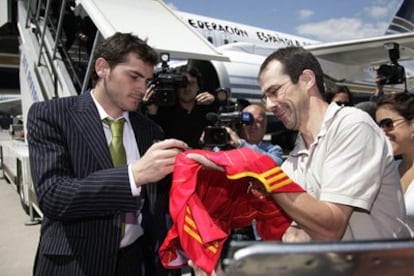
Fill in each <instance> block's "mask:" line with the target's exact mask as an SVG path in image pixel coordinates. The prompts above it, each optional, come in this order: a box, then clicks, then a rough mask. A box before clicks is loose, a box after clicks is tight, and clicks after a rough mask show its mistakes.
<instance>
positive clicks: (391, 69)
mask: <svg viewBox="0 0 414 276" xmlns="http://www.w3.org/2000/svg"><path fill="white" fill-rule="evenodd" d="M384 47H385V48H386V49H387V50H388V55H389V57H390V60H391V63H390V64H382V65H381V66H380V67H379V68H378V71H377V74H378V77H379V78H380V84H382V85H384V84H399V83H404V81H405V70H404V66H401V65H400V64H398V60H399V58H400V50H399V44H398V43H394V42H391V43H385V44H384Z"/></svg>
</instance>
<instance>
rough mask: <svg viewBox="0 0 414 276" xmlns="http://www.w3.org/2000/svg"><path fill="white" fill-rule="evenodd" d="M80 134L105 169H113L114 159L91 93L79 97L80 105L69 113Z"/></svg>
mask: <svg viewBox="0 0 414 276" xmlns="http://www.w3.org/2000/svg"><path fill="white" fill-rule="evenodd" d="M69 113H70V114H71V117H72V119H73V121H74V125H75V127H77V128H78V130H79V133H82V134H83V137H84V142H85V143H86V144H88V147H89V148H90V149H91V151H92V152H93V154H94V156H95V158H96V159H97V161H98V163H99V164H100V165H101V166H102V167H103V168H111V167H113V165H112V159H111V154H110V152H109V148H108V144H107V142H106V139H105V134H104V132H103V128H102V122H101V121H100V119H99V114H98V110H97V109H96V106H95V104H94V102H93V99H92V96H91V95H90V91H88V92H87V93H84V94H82V95H81V96H79V97H78V104H77V106H74V108H73V109H71V110H70V111H69Z"/></svg>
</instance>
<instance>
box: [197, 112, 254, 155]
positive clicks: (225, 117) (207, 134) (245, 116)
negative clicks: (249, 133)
mask: <svg viewBox="0 0 414 276" xmlns="http://www.w3.org/2000/svg"><path fill="white" fill-rule="evenodd" d="M206 119H207V121H209V122H211V123H212V125H211V126H207V127H206V128H205V129H204V145H205V146H207V147H219V148H221V149H225V148H228V147H229V146H230V142H231V138H230V135H229V134H228V133H227V130H226V127H229V128H231V129H233V130H235V131H237V130H238V129H240V127H241V125H242V124H246V125H250V124H252V123H253V115H252V114H251V113H250V112H239V111H233V112H227V113H219V114H216V113H214V112H210V113H207V115H206Z"/></svg>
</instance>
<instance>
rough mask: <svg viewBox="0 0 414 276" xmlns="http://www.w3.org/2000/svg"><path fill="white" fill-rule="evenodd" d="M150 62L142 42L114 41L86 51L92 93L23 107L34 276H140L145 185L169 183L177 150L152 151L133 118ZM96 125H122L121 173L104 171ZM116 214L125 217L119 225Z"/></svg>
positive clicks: (171, 143) (153, 57)
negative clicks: (38, 215)
mask: <svg viewBox="0 0 414 276" xmlns="http://www.w3.org/2000/svg"><path fill="white" fill-rule="evenodd" d="M157 60H158V58H157V53H156V52H155V51H154V50H153V49H152V48H150V47H149V46H148V45H147V44H146V42H145V41H142V40H140V39H139V38H137V37H136V36H133V35H131V34H121V33H116V34H114V35H113V36H111V37H109V38H108V39H106V40H105V41H104V42H103V43H102V44H101V45H100V46H98V48H97V49H96V52H95V55H94V61H95V62H94V65H95V68H94V69H95V72H94V73H95V76H94V77H95V83H96V85H95V87H94V89H92V90H91V91H88V92H86V93H84V94H82V95H80V96H76V97H65V98H60V99H55V100H50V101H45V102H39V103H35V104H33V105H32V107H31V108H30V110H29V114H28V123H27V130H28V136H27V139H28V144H29V153H30V163H31V172H32V177H33V183H34V187H35V190H36V193H37V197H38V201H39V204H40V208H41V209H42V212H43V214H44V218H43V221H42V228H41V236H40V242H39V247H38V250H37V255H36V260H35V265H34V275H54V276H56V275H77V276H78V275H88V276H89V275H100V276H102V275H123V276H125V275H141V274H144V273H142V271H141V266H142V262H143V259H144V257H145V256H143V255H144V250H143V243H144V242H145V240H144V239H145V234H143V229H142V227H141V225H140V220H141V219H142V218H141V217H142V214H141V212H140V211H141V209H142V207H141V206H142V201H143V200H141V199H143V198H145V200H148V197H147V196H145V194H146V188H147V187H146V184H150V183H155V182H157V181H159V180H161V179H163V178H164V177H165V176H166V175H168V174H170V173H171V172H172V171H173V166H174V162H175V158H176V156H177V154H178V153H179V152H180V151H181V150H183V149H184V148H186V147H187V145H186V144H185V143H184V142H182V141H179V140H175V139H168V140H163V141H160V142H157V143H154V141H158V140H160V139H162V138H163V137H162V135H163V134H162V131H161V129H160V127H159V126H157V125H156V124H154V123H153V122H152V121H150V120H149V119H146V118H145V116H142V115H141V114H140V113H139V112H137V111H136V110H137V108H138V105H139V103H140V101H141V99H142V97H143V95H144V93H145V90H146V83H147V81H148V80H149V79H150V78H151V77H152V75H153V67H154V65H155V64H156V63H157ZM105 118H109V119H111V120H115V121H116V120H119V119H122V120H125V123H124V129H123V138H122V140H123V145H124V148H125V152H126V163H127V165H119V166H116V167H114V165H113V163H112V159H111V153H110V148H109V146H108V145H109V144H110V143H111V140H112V133H111V130H110V128H109V126H108V125H106V124H105V123H104V122H103V120H104V119H105ZM154 185H155V184H152V185H149V186H154ZM149 186H148V187H149ZM125 213H132V214H133V215H135V217H133V219H132V220H130V221H128V220H127V221H125V223H126V224H125V225H124V224H123V222H122V221H123V219H122V218H124V217H125V215H124V214H125ZM124 226H125V228H124Z"/></svg>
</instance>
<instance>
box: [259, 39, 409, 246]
mask: <svg viewBox="0 0 414 276" xmlns="http://www.w3.org/2000/svg"><path fill="white" fill-rule="evenodd" d="M259 82H260V86H261V89H262V91H263V99H264V101H265V103H266V107H267V109H268V110H269V111H271V112H273V113H274V115H275V116H276V117H277V118H278V119H279V120H280V121H282V122H283V124H284V125H285V126H286V127H287V128H288V129H291V130H297V131H298V132H299V135H298V137H297V141H296V146H295V148H294V149H293V150H292V152H291V153H290V154H289V156H288V158H287V160H286V161H285V162H284V163H283V164H282V169H283V170H284V171H285V173H286V174H287V175H288V176H289V177H291V178H292V179H293V180H294V181H296V182H297V183H299V184H300V185H302V186H303V187H304V188H305V189H306V191H307V193H272V197H273V199H274V200H275V201H276V202H277V203H278V204H279V205H280V207H281V208H282V209H284V211H285V212H286V213H287V214H288V215H289V216H290V217H291V218H292V219H293V221H294V222H293V223H292V225H291V227H290V228H288V230H287V231H286V232H285V234H284V236H283V240H284V241H286V242H298V241H307V240H367V239H390V238H402V237H409V235H410V231H409V229H408V227H407V226H406V224H405V219H406V214H405V208H404V202H403V200H402V199H403V193H402V190H401V186H400V180H399V175H398V171H397V170H396V167H395V164H394V157H393V152H392V147H391V145H390V143H389V141H387V139H386V137H385V135H383V133H381V129H380V128H378V126H376V125H375V122H374V121H373V120H372V119H371V118H370V117H369V115H368V114H367V113H365V112H363V111H360V110H358V109H355V108H348V107H341V106H338V105H337V104H334V103H332V104H328V103H326V102H325V101H324V83H323V72H322V69H321V66H320V64H319V63H318V61H317V60H316V58H315V57H314V56H313V55H312V54H311V53H309V52H307V51H305V50H304V49H303V48H300V47H288V48H284V49H279V50H278V51H276V52H274V53H273V54H271V55H270V56H269V57H268V58H267V59H266V60H265V61H264V63H263V64H262V66H261V68H260V73H259Z"/></svg>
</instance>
